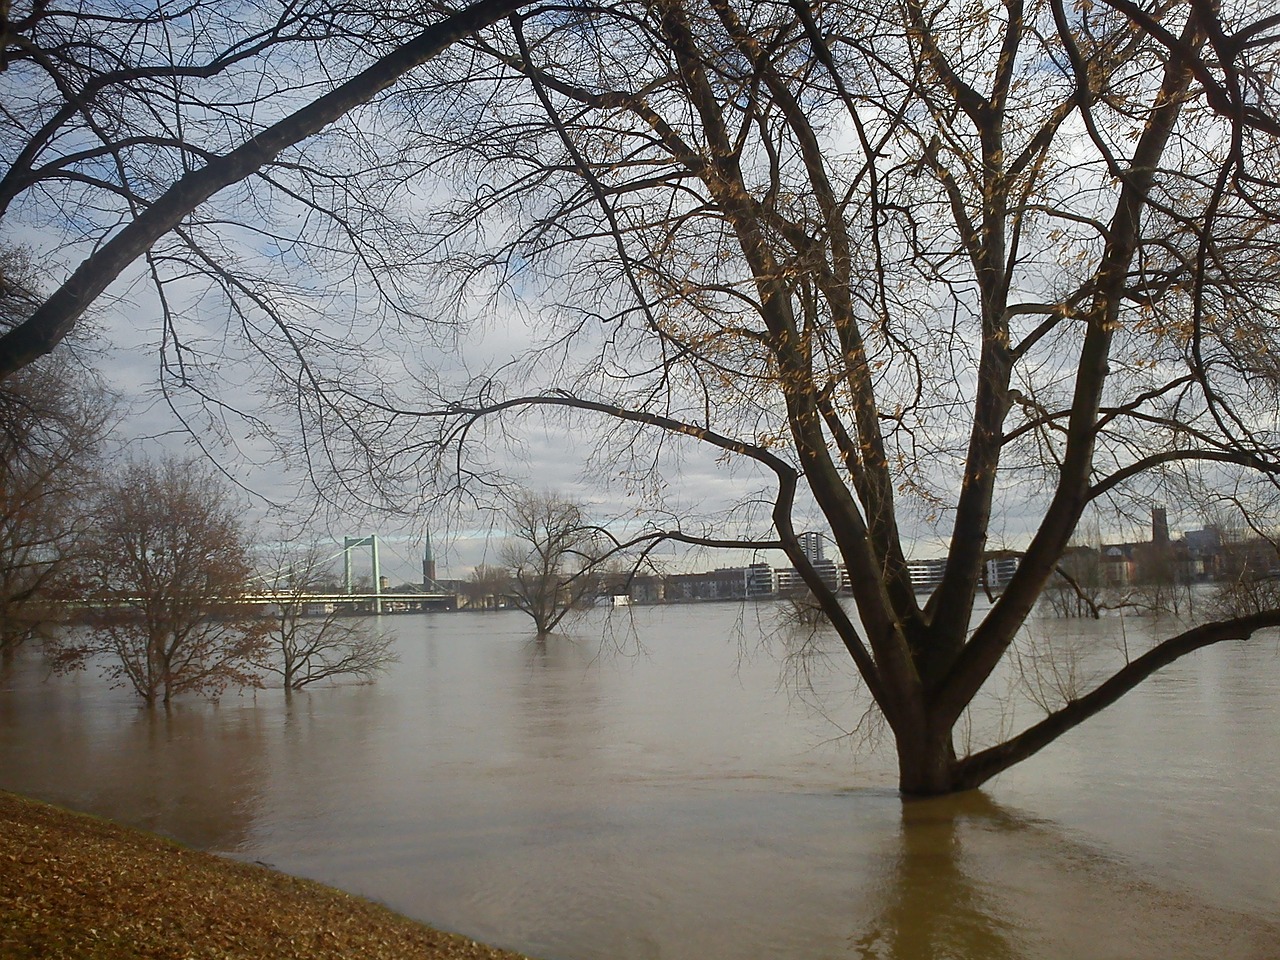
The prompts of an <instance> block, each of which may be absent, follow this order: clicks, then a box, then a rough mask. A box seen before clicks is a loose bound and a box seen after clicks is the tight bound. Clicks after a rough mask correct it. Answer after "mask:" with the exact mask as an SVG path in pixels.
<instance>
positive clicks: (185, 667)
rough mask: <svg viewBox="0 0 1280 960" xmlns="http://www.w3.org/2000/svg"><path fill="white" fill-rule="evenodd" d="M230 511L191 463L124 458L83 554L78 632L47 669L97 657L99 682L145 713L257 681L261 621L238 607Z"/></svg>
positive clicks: (243, 567)
mask: <svg viewBox="0 0 1280 960" xmlns="http://www.w3.org/2000/svg"><path fill="white" fill-rule="evenodd" d="M239 512H240V511H239V509H238V506H237V505H236V504H235V503H234V502H233V500H232V498H231V496H230V495H229V494H228V492H227V489H226V487H225V486H224V485H223V484H222V483H221V481H220V480H219V478H218V477H216V476H215V475H214V474H213V473H212V471H211V470H210V469H209V468H207V467H204V466H202V465H200V464H199V463H197V462H194V461H189V460H175V459H165V460H162V461H160V462H159V463H152V462H150V461H146V460H138V461H131V462H129V463H128V464H126V465H125V466H124V467H123V469H121V470H120V471H119V472H118V473H117V474H116V475H115V476H114V477H111V478H109V479H108V480H107V481H106V483H105V484H104V488H103V491H102V494H101V496H100V497H99V499H98V501H97V504H96V509H95V512H94V513H95V515H94V524H95V527H94V530H93V531H92V533H91V534H90V536H89V539H88V543H87V544H86V547H85V562H84V578H85V584H86V587H87V592H88V600H89V603H90V604H91V606H92V613H91V614H90V617H89V628H90V629H89V631H88V633H87V635H84V636H77V637H72V638H69V639H66V640H63V641H61V643H60V649H59V650H58V654H57V663H58V664H59V665H60V666H62V667H64V668H67V667H77V666H83V665H84V664H85V663H86V662H87V661H88V660H89V659H90V658H92V657H96V656H101V657H104V658H105V659H106V667H105V669H106V672H107V674H108V675H109V676H110V677H112V678H113V679H115V680H116V681H118V682H119V683H122V684H124V685H126V686H130V687H132V688H133V690H134V691H135V692H136V693H137V694H138V696H140V697H141V698H142V699H143V700H144V701H145V702H146V704H147V705H148V706H153V705H155V704H156V703H164V704H168V703H169V701H170V700H171V699H172V698H173V697H175V696H177V695H178V694H181V693H197V694H203V695H205V696H209V697H216V696H218V695H219V694H220V693H222V692H223V691H224V690H225V689H226V688H227V687H230V686H257V685H259V683H260V680H259V677H258V674H257V671H256V669H255V666H254V665H255V663H256V662H257V661H258V660H259V658H260V657H261V654H262V650H263V635H262V619H261V618H260V617H258V616H257V615H256V614H255V613H254V612H253V611H252V609H251V608H250V607H249V606H248V605H247V604H245V602H244V594H245V590H246V585H247V583H248V578H249V570H250V564H249V547H248V542H247V538H246V536H245V532H244V530H243V528H242V527H241V525H240V521H239Z"/></svg>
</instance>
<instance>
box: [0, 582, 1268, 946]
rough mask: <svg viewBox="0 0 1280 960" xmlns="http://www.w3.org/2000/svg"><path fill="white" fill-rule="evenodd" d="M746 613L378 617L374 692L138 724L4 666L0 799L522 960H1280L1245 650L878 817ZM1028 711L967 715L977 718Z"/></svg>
mask: <svg viewBox="0 0 1280 960" xmlns="http://www.w3.org/2000/svg"><path fill="white" fill-rule="evenodd" d="M632 616H633V617H634V618H635V619H634V623H633V624H632V625H630V626H629V625H628V621H627V617H632ZM771 617H772V608H769V607H761V608H759V609H758V610H757V609H755V608H748V609H746V610H744V609H742V608H741V607H738V606H734V605H718V604H706V605H696V606H687V607H669V608H655V609H643V608H638V609H635V610H632V611H627V612H624V614H623V615H622V616H621V618H618V617H615V618H614V619H613V620H610V621H608V622H606V620H605V615H604V614H603V613H599V614H593V615H592V616H591V618H589V619H588V620H586V621H584V622H580V623H579V624H577V625H575V626H574V627H572V628H571V629H572V633H573V635H574V638H566V637H557V638H552V639H551V640H549V641H548V642H546V643H545V644H535V643H533V642H532V641H531V640H530V630H529V621H528V619H527V618H523V617H521V616H519V615H517V614H508V613H492V614H471V615H465V614H456V615H449V614H436V615H414V616H401V617H388V618H384V619H383V620H382V621H381V623H382V628H383V629H385V630H388V631H394V633H395V634H396V635H397V638H398V639H397V648H398V652H399V655H400V658H401V659H400V662H399V663H398V664H396V665H394V666H393V667H392V668H391V672H390V673H388V674H387V675H385V676H384V677H383V678H382V679H381V680H379V681H378V682H377V683H376V684H373V685H370V686H347V687H334V688H325V689H318V690H315V691H314V692H311V693H304V694H301V695H295V696H294V697H293V698H292V700H291V701H286V699H285V697H284V696H283V694H282V693H280V692H279V691H275V690H269V691H259V692H257V693H256V694H247V695H244V696H229V697H226V698H224V699H223V701H222V702H221V703H220V704H217V705H211V704H205V703H202V702H198V701H189V702H183V703H180V704H178V705H176V706H175V707H174V708H173V709H172V710H171V711H169V712H168V713H165V712H163V711H158V712H155V713H148V712H146V711H144V710H141V709H139V708H138V706H137V704H136V702H135V701H134V700H133V699H132V698H131V696H130V695H129V694H128V693H127V692H126V691H123V690H112V689H110V688H108V687H107V686H106V685H105V684H104V683H103V682H101V681H100V680H98V679H97V678H95V677H94V676H93V674H92V673H88V674H82V675H79V676H75V677H65V678H53V679H51V680H47V679H46V671H45V669H44V668H43V666H42V665H41V664H40V662H39V661H38V659H37V658H30V659H24V660H20V661H19V662H18V663H16V664H15V665H14V666H13V668H12V669H11V670H10V671H9V672H8V673H6V674H5V675H4V676H3V677H2V678H0V788H3V789H8V790H14V791H18V792H21V793H26V794H30V795H34V796H38V797H42V798H46V799H49V800H52V801H55V802H58V803H61V804H65V805H67V806H70V807H74V808H77V809H82V810H88V811H92V812H94V813H98V814H102V815H105V816H109V817H112V818H115V819H118V820H121V821H124V822H128V823H132V824H136V825H140V826H143V827H147V828H149V829H152V830H156V831H159V832H161V833H165V834H168V835H171V836H174V837H177V838H179V839H181V840H183V841H185V842H187V843H190V844H192V845H195V846H199V847H203V848H206V849H210V850H214V851H217V852H220V853H225V854H229V855H231V856H235V857H239V858H243V859H247V860H259V861H263V862H266V863H269V864H271V865H273V866H275V867H277V868H279V869H281V870H284V871H287V872H290V873H295V874H299V875H303V876H307V877H313V878H316V879H319V880H323V881H325V882H328V883H331V884H334V885H336V886H339V887H342V888H343V889H346V890H350V891H353V892H355V893H359V894H363V895H365V896H368V897H372V898H374V899H376V900H380V901H383V902H385V903H387V904H389V905H391V906H392V907H394V908H396V909H397V910H400V911H402V912H404V913H406V914H409V915H410V916H413V917H416V918H419V919H421V920H425V921H428V922H430V923H433V924H436V925H438V926H441V927H444V928H446V929H450V930H456V931H459V932H462V933H465V934H467V935H468V936H471V937H473V938H476V939H481V940H486V941H489V942H492V943H494V944H498V945H501V946H505V947H509V948H512V949H515V950H519V951H522V952H525V953H528V954H530V955H532V956H535V957H542V958H546V960H596V958H599V960H605V958H608V960H621V958H706V960H717V958H725V960H729V958H733V960H749V958H761V960H763V958H769V960H791V958H795V960H801V958H803V960H816V958H846V957H847V958H894V960H926V958H927V960H943V958H953V957H954V958H983V960H1001V958H1011V960H1012V958H1020V960H1021V958H1026V960H1058V958H1062V960H1066V958H1077V957H1089V958H1092V960H1108V958H1115V960H1129V958H1132V960H1156V958H1159V960H1177V958H1187V960H1191V958H1197V960H1200V958H1209V957H1212V958H1258V960H1262V958H1267V960H1274V958H1276V957H1280V644H1278V642H1277V640H1276V639H1275V638H1274V637H1272V638H1267V639H1263V640H1260V641H1255V642H1254V643H1252V644H1248V645H1243V644H1233V645H1229V646H1224V647H1221V648H1218V649H1214V650H1209V651H1205V652H1202V653H1201V654H1199V655H1196V656H1194V657H1192V658H1191V659H1189V660H1186V661H1184V662H1183V663H1181V664H1178V665H1175V666H1174V667H1172V668H1170V669H1169V670H1167V671H1165V672H1164V673H1163V674H1161V675H1159V676H1157V677H1156V678H1155V679H1154V680H1153V681H1152V682H1150V683H1149V684H1148V685H1147V686H1146V687H1145V688H1143V689H1140V690H1138V691H1136V692H1135V693H1134V694H1133V695H1132V696H1131V697H1130V698H1129V699H1128V700H1127V701H1125V702H1122V703H1121V704H1119V705H1117V706H1116V707H1114V708H1113V709H1112V710H1110V711H1109V712H1107V713H1105V714H1104V715H1102V716H1101V717H1099V718H1096V719H1095V720H1093V721H1091V722H1090V723H1089V724H1087V725H1086V726H1084V727H1082V728H1080V729H1079V730H1077V731H1075V732H1074V733H1072V734H1070V735H1069V736H1068V737H1067V738H1066V739H1065V740H1063V741H1062V742H1060V743H1058V744H1055V745H1054V746H1051V747H1050V748H1048V749H1047V750H1045V751H1044V752H1043V753H1041V754H1040V755H1039V756H1037V757H1035V758H1033V759H1032V760H1030V761H1029V762H1028V763H1026V764H1024V765H1023V766H1022V767H1020V768H1018V769H1015V770H1013V771H1010V772H1009V773H1006V774H1005V775H1003V776H1002V777H1000V778H999V779H997V780H996V781H995V782H994V783H992V784H991V785H989V786H988V788H986V789H985V790H983V791H981V792H979V793H975V794H973V795H969V796H965V797H961V798H956V799H948V800H940V801H930V802H919V803H909V804H905V805H904V804H903V803H902V802H901V801H900V800H899V799H898V797H897V795H896V794H895V792H894V789H893V785H894V763H893V760H892V757H891V755H890V753H889V751H888V750H887V749H884V748H877V746H876V731H875V730H874V729H865V728H864V729H860V730H859V732H857V733H855V734H852V735H850V734H849V733H848V731H850V730H854V729H855V728H858V727H859V720H860V718H861V717H862V715H863V712H864V710H865V707H866V702H865V698H864V697H863V696H862V695H861V694H860V693H859V692H858V689H857V684H856V683H855V682H854V681H853V678H852V668H851V666H850V665H849V664H848V663H847V662H846V658H845V657H844V655H843V654H842V653H841V652H840V651H839V650H838V649H837V648H836V645H835V643H834V642H823V641H819V642H818V643H817V644H816V646H814V647H813V648H811V649H809V650H808V655H807V656H806V657H804V658H803V659H797V658H792V659H790V660H787V659H785V658H784V657H782V656H781V648H782V647H783V646H785V645H784V644H782V643H781V641H780V639H779V637H778V636H777V635H775V633H774V631H773V630H772V628H771V626H770V624H769V622H768V621H769V619H770V618H771ZM1035 629H1037V630H1040V631H1043V633H1044V634H1045V636H1047V637H1056V636H1059V635H1069V636H1070V637H1071V638H1072V639H1073V641H1075V642H1077V643H1079V644H1082V645H1083V646H1085V647H1087V646H1088V645H1089V644H1098V645H1108V644H1109V645H1111V646H1114V644H1115V641H1116V636H1117V632H1118V631H1121V630H1123V631H1128V632H1129V634H1131V635H1132V638H1133V639H1134V641H1135V642H1137V641H1138V640H1139V639H1140V636H1139V635H1140V633H1141V631H1142V630H1144V629H1147V627H1146V625H1145V624H1144V623H1142V622H1141V621H1126V622H1125V623H1124V624H1120V623H1119V622H1118V621H1104V622H1102V623H1079V622H1066V621H1041V622H1040V623H1039V624H1037V625H1036V627H1035ZM766 637H771V639H765V638H766ZM638 648H643V649H642V650H640V649H638ZM1029 719H1031V717H1030V714H1028V713H1026V712H1025V710H1024V708H1023V707H1018V706H1017V705H1015V704H1013V703H1012V702H1009V701H1005V700H1004V699H1003V698H1001V697H993V698H992V699H990V700H989V702H988V703H987V704H986V705H985V707H984V710H983V711H981V712H980V714H979V717H978V719H977V726H978V727H979V728H981V727H982V726H983V725H985V724H995V723H1002V722H1003V723H1010V722H1020V721H1025V720H1029ZM864 727H865V725H864Z"/></svg>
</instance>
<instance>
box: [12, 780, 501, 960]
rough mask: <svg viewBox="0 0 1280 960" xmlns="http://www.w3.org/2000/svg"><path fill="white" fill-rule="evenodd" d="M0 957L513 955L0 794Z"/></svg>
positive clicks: (217, 959)
mask: <svg viewBox="0 0 1280 960" xmlns="http://www.w3.org/2000/svg"><path fill="white" fill-rule="evenodd" d="M0 957H3V958H4V960H61V958H67V960H69V958H76V960H132V958H139V960H142V958H145V960H206V958H208V960H233V958H244V960H262V958H277V957H278V958H297V960H339V958H342V960H348V958H352V960H354V958H369V960H382V958H386V960H521V958H520V957H519V956H518V955H517V954H514V953H508V952H506V951H503V950H496V949H494V948H492V947H487V946H485V945H483V944H479V943H476V942H474V941H472V940H468V939H466V938H465V937H460V936H456V935H454V934H448V933H441V932H440V931H437V930H433V929H431V928H430V927H425V926H422V925H421V924H418V923H414V922H413V921H411V920H408V919H406V918H404V917H401V916H399V915H398V914H395V913H392V912H391V911H390V910H387V909H386V908H384V907H381V906H379V905H378V904H375V903H371V902H369V901H367V900H362V899H360V898H359V897H353V896H350V895H348V894H345V893H342V892H341V891H338V890H334V889H332V888H329V887H325V886H322V885H320V884H317V883H312V882H310V881H307V880H300V879H297V878H296V877H290V876H286V875H285V874H281V873H276V872H274V871H271V870H266V869H263V868H261V867H257V866H253V865H251V864H245V863H239V862H237V861H234V860H227V859H224V858H221V857H216V856H213V855H211V854H206V853H200V852H198V851H195V850H189V849H187V848H185V847H181V846H179V845H177V844H174V843H171V842H169V841H167V840H163V839H161V838H159V837H156V836H152V835H151V834H147V833H142V832H140V831H137V830H132V829H129V828H127V827H122V826H119V825H117V824H113V823H110V822H108V821H105V820H98V819H95V818H93V817H87V816H83V815H81V814H75V813H70V812H68V811H65V810H61V809H59V808H57V807H51V806H48V805H46V804H42V803H37V802H35V801H32V800H27V799H24V798H22V797H17V796H14V795H12V794H6V793H0Z"/></svg>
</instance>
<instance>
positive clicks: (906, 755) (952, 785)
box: [896, 727, 964, 797]
mask: <svg viewBox="0 0 1280 960" xmlns="http://www.w3.org/2000/svg"><path fill="white" fill-rule="evenodd" d="M896 742H897V748H898V790H899V791H900V792H901V793H902V794H903V795H904V796H912V797H934V796H940V795H942V794H945V793H954V792H956V791H957V790H959V789H964V788H963V787H962V786H961V785H960V784H959V783H958V782H957V779H956V776H957V773H958V766H957V763H956V751H955V745H954V744H953V743H952V740H951V730H950V729H947V730H941V731H939V730H933V729H930V728H928V727H925V728H923V729H919V730H908V731H904V732H901V733H898V734H897V736H896Z"/></svg>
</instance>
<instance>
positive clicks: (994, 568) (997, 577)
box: [983, 553, 1021, 591]
mask: <svg viewBox="0 0 1280 960" xmlns="http://www.w3.org/2000/svg"><path fill="white" fill-rule="evenodd" d="M1020 559H1021V557H1019V556H1018V555H1017V554H1012V553H1008V554H997V555H995V556H991V557H988V558H987V563H986V568H985V570H984V571H983V573H984V575H985V576H986V579H987V589H988V590H992V591H1000V590H1003V589H1004V588H1005V587H1007V586H1008V585H1009V581H1010V580H1012V579H1013V575H1014V574H1015V573H1017V571H1018V561H1019V560H1020Z"/></svg>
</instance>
